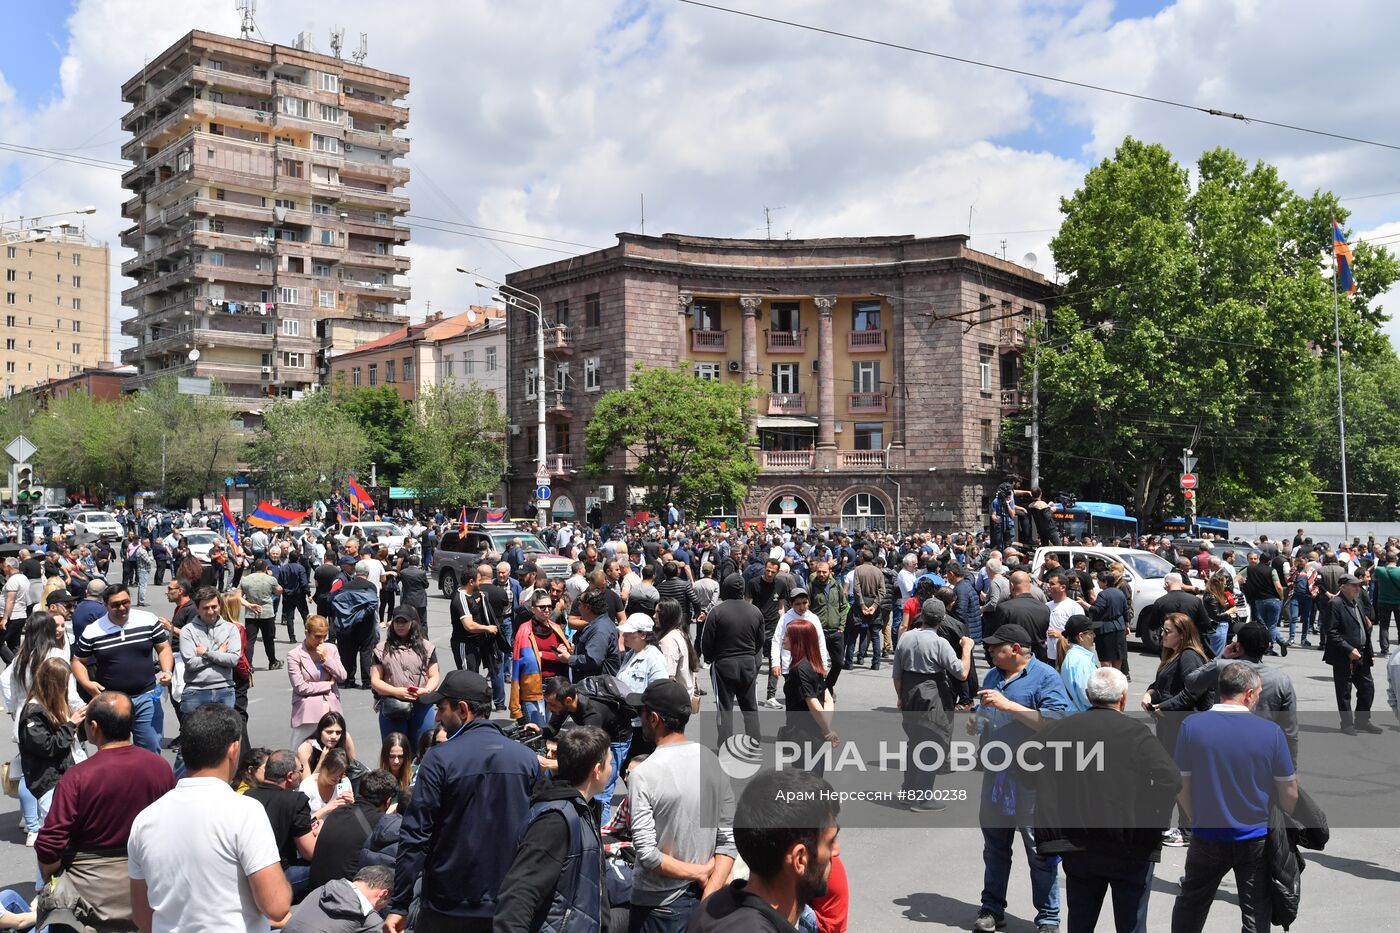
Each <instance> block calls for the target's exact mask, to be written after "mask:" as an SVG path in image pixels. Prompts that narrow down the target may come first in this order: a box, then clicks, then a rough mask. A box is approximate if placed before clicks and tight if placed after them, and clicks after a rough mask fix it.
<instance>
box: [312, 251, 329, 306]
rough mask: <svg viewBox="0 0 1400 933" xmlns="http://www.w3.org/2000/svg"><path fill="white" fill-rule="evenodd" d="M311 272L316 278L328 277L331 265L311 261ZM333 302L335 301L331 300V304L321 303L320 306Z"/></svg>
mask: <svg viewBox="0 0 1400 933" xmlns="http://www.w3.org/2000/svg"><path fill="white" fill-rule="evenodd" d="M311 274H312V275H314V276H316V277H317V278H318V279H328V278H330V276H331V267H330V266H328V265H326V264H325V263H324V262H313V263H312V264H311ZM334 303H335V302H334V301H332V302H331V304H329V305H322V306H321V307H323V308H329V307H332V306H333V305H334Z"/></svg>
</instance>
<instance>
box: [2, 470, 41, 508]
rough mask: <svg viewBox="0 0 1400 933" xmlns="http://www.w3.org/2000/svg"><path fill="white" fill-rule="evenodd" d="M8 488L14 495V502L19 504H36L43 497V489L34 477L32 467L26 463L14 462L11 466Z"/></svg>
mask: <svg viewBox="0 0 1400 933" xmlns="http://www.w3.org/2000/svg"><path fill="white" fill-rule="evenodd" d="M11 469H12V470H13V473H12V474H11V477H12V478H11V480H10V489H11V491H12V494H13V495H14V499H15V503H16V504H19V505H38V504H39V501H40V500H41V499H43V497H44V490H43V488H42V487H40V486H39V482H38V480H36V479H35V478H34V467H32V466H30V465H29V464H28V463H16V464H15V465H14V466H13V467H12V468H11Z"/></svg>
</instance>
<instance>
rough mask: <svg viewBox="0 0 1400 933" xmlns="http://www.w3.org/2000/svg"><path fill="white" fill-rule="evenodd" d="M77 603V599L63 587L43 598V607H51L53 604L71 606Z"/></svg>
mask: <svg viewBox="0 0 1400 933" xmlns="http://www.w3.org/2000/svg"><path fill="white" fill-rule="evenodd" d="M77 601H78V598H77V597H76V596H74V595H73V594H72V593H70V592H68V590H66V589H64V588H63V587H61V586H60V587H59V588H58V589H56V590H54V591H53V592H52V593H50V594H49V595H48V596H47V597H45V598H44V605H45V606H52V605H53V604H54V603H63V604H65V605H68V606H71V605H73V604H74V603H76V602H77Z"/></svg>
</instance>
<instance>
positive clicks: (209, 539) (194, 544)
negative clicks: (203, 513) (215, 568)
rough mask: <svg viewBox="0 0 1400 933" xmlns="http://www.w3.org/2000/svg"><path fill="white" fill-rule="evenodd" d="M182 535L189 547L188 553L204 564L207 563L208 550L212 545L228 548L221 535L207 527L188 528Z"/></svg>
mask: <svg viewBox="0 0 1400 933" xmlns="http://www.w3.org/2000/svg"><path fill="white" fill-rule="evenodd" d="M184 537H185V545H186V546H187V547H188V548H189V549H190V553H191V554H193V555H194V556H195V557H198V558H199V559H200V560H201V561H202V562H203V563H206V564H207V563H209V551H210V550H211V549H212V548H213V547H214V545H216V544H217V545H220V546H221V547H223V548H225V549H227V548H228V542H227V541H225V540H224V536H223V535H221V534H217V533H215V532H213V531H210V530H209V529H207V528H190V529H189V530H187V531H186V532H185V533H184Z"/></svg>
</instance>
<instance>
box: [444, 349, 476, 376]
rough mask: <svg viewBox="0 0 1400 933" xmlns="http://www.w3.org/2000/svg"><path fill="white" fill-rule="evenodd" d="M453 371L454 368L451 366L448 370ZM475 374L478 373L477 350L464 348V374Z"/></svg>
mask: <svg viewBox="0 0 1400 933" xmlns="http://www.w3.org/2000/svg"><path fill="white" fill-rule="evenodd" d="M451 371H452V370H451V369H450V368H449V369H448V372H451ZM475 374H476V351H475V350H463V351H462V375H464V376H472V375H475Z"/></svg>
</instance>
